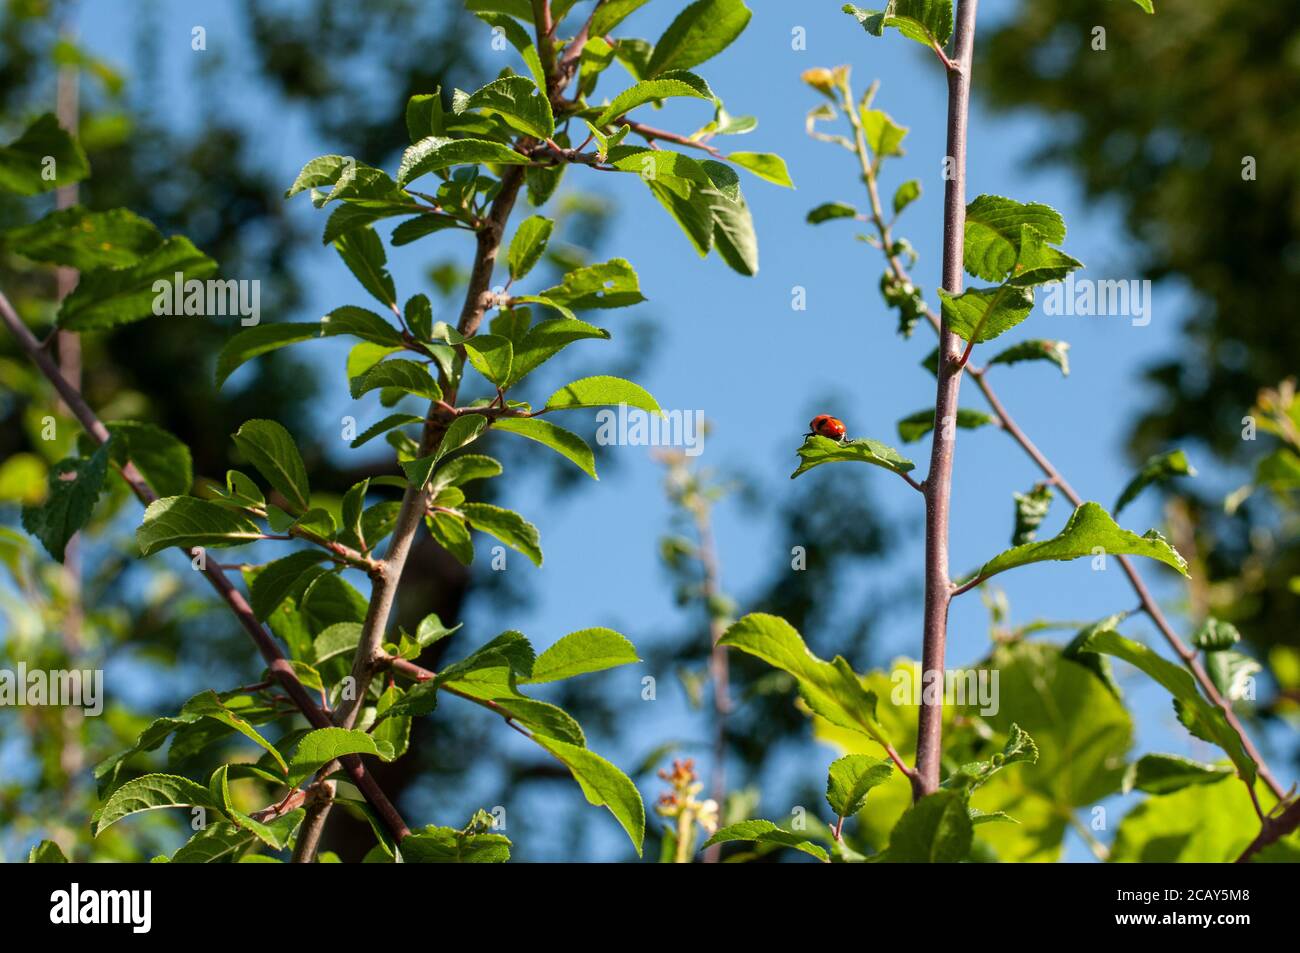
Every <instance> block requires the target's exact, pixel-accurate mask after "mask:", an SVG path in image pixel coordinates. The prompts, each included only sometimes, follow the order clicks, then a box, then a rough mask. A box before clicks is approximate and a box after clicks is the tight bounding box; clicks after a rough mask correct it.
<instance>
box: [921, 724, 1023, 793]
mask: <svg viewBox="0 0 1300 953" xmlns="http://www.w3.org/2000/svg"><path fill="white" fill-rule="evenodd" d="M1020 763H1025V764H1037V763H1038V745H1037V744H1035V742H1034V739H1033V738H1031V737H1029V733H1028V732H1026V731H1025V730H1024V729H1023V728H1021V727H1020V726H1019V725H1018V724H1015V723H1014V722H1013V723H1012V725H1011V730H1010V731H1009V732H1008V733H1007V740H1006V744H1004V745H1003V746H1002V750H1001V751H1000V752H999V753H997V754H995V755H993V757H992V758H990V759H989V760H987V761H971V762H968V763H966V764H963V765H962V766H961V767H960V768H958V769H957V770H956V771H954V772H953V773H952V774H950V775H949V776H948V777H947V778H946V779H945V780H944V782H943V786H944V787H945V788H951V789H953V790H959V791H965V792H966V793H967V794H969V793H970V792H971V791H974V790H975V789H976V788H978V787H980V786H982V785H983V784H985V783H987V782H988V780H989V778H991V777H993V775H995V774H997V773H998V772H999V771H1001V770H1002V769H1003V768H1005V767H1007V766H1008V765H1012V764H1020Z"/></svg>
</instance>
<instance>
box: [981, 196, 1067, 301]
mask: <svg viewBox="0 0 1300 953" xmlns="http://www.w3.org/2000/svg"><path fill="white" fill-rule="evenodd" d="M1026 225H1028V226H1030V227H1031V228H1032V229H1033V230H1034V233H1035V234H1036V235H1038V236H1040V237H1041V238H1042V240H1043V241H1045V242H1046V243H1047V244H1049V245H1059V244H1061V242H1063V241H1065V220H1064V219H1063V218H1061V213H1060V212H1058V211H1056V209H1054V208H1052V207H1051V206H1049V205H1042V204H1039V203H1037V202H1030V203H1022V202H1017V201H1015V200H1014V199H1008V198H1004V197H1002V196H1000V195H981V196H978V197H977V198H976V199H975V200H974V201H972V202H971V203H970V204H969V205H967V206H966V245H965V253H964V254H965V257H964V264H965V266H966V270H967V271H968V272H970V273H971V274H972V275H974V276H975V277H977V278H981V279H983V280H984V281H1005V280H1006V279H1007V278H1008V277H1009V276H1010V275H1011V272H1012V270H1013V269H1014V268H1015V266H1016V263H1017V261H1019V259H1020V243H1021V239H1022V237H1023V235H1024V234H1025V233H1024V226H1026ZM1071 261H1073V259H1071ZM1075 264H1076V265H1077V262H1076V263H1075Z"/></svg>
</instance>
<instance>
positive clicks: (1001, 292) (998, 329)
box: [939, 285, 1034, 344]
mask: <svg viewBox="0 0 1300 953" xmlns="http://www.w3.org/2000/svg"><path fill="white" fill-rule="evenodd" d="M939 299H940V302H941V306H942V308H943V316H944V318H945V319H946V320H947V322H948V327H949V328H950V329H951V330H952V332H953V333H954V334H956V335H957V336H958V337H959V338H961V339H962V340H963V341H971V340H974V341H975V342H976V343H977V344H978V343H980V342H982V341H991V340H992V339H993V338H995V337H998V336H999V335H1001V334H1005V333H1006V332H1007V331H1010V330H1011V329H1012V328H1014V327H1015V326H1016V325H1017V324H1019V323H1020V322H1022V321H1024V320H1025V318H1027V317H1029V312H1031V311H1033V310H1034V293H1033V291H1031V290H1030V289H1028V288H1015V287H1012V286H1011V285H1002V286H1001V287H999V288H971V289H970V290H969V291H965V292H963V293H962V294H960V295H952V294H950V293H949V292H947V291H945V290H944V289H942V288H940V289H939Z"/></svg>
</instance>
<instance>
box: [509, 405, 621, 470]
mask: <svg viewBox="0 0 1300 953" xmlns="http://www.w3.org/2000/svg"><path fill="white" fill-rule="evenodd" d="M492 426H493V428H494V429H496V430H504V431H505V432H506V433H516V434H519V436H521V437H527V438H528V439H529V440H536V441H537V442H538V443H540V444H542V445H544V446H547V447H550V448H551V449H552V450H554V451H555V452H556V453H558V454H560V455H561V456H563V457H567V458H568V459H569V460H572V461H573V462H574V463H575V464H577V466H578V468H579V469H580V470H582V472H583V473H585V474H587V476H589V477H591V478H592V479H593V480H595V479H599V478H598V477H597V476H596V457H595V455H594V454H593V453H592V452H591V447H589V446H587V441H585V440H583V439H582V438H581V437H579V436H578V435H577V434H576V433H573V432H572V431H569V430H565V429H564V428H563V427H558V426H556V425H555V424H553V423H551V422H550V421H548V420H539V419H537V418H535V417H501V418H499V419H498V420H497V421H496V423H494V424H493V425H492Z"/></svg>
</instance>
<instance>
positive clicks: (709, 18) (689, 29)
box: [645, 0, 753, 76]
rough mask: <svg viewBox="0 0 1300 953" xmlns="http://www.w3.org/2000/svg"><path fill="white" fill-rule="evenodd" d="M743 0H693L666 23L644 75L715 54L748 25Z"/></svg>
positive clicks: (681, 66) (679, 67)
mask: <svg viewBox="0 0 1300 953" xmlns="http://www.w3.org/2000/svg"><path fill="white" fill-rule="evenodd" d="M752 15H753V14H751V13H750V11H749V8H748V7H746V6H745V4H744V3H743V2H742V0H696V2H695V3H692V4H690V5H689V6H688V7H686V9H684V10H682V12H681V13H679V14H677V17H676V18H675V19H674V20H673V22H672V23H671V24H669V26H668V29H667V30H665V31H664V33H663V36H661V37H660V38H659V40H658V42H657V43H655V45H654V52H653V53H652V54H651V56H650V61H649V63H647V64H646V71H645V75H646V76H661V75H662V74H664V73H666V72H668V71H669V70H685V69H691V68H692V67H694V66H698V65H699V64H700V63H703V62H704V61H705V60H709V59H712V58H713V57H715V56H717V55H718V54H719V53H721V52H722V51H723V50H725V49H726V48H727V47H728V46H730V45H731V44H732V43H733V42H734V41H735V39H736V37H738V36H740V34H741V33H742V32H744V29H745V27H746V26H748V25H749V20H750V17H751V16H752Z"/></svg>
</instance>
